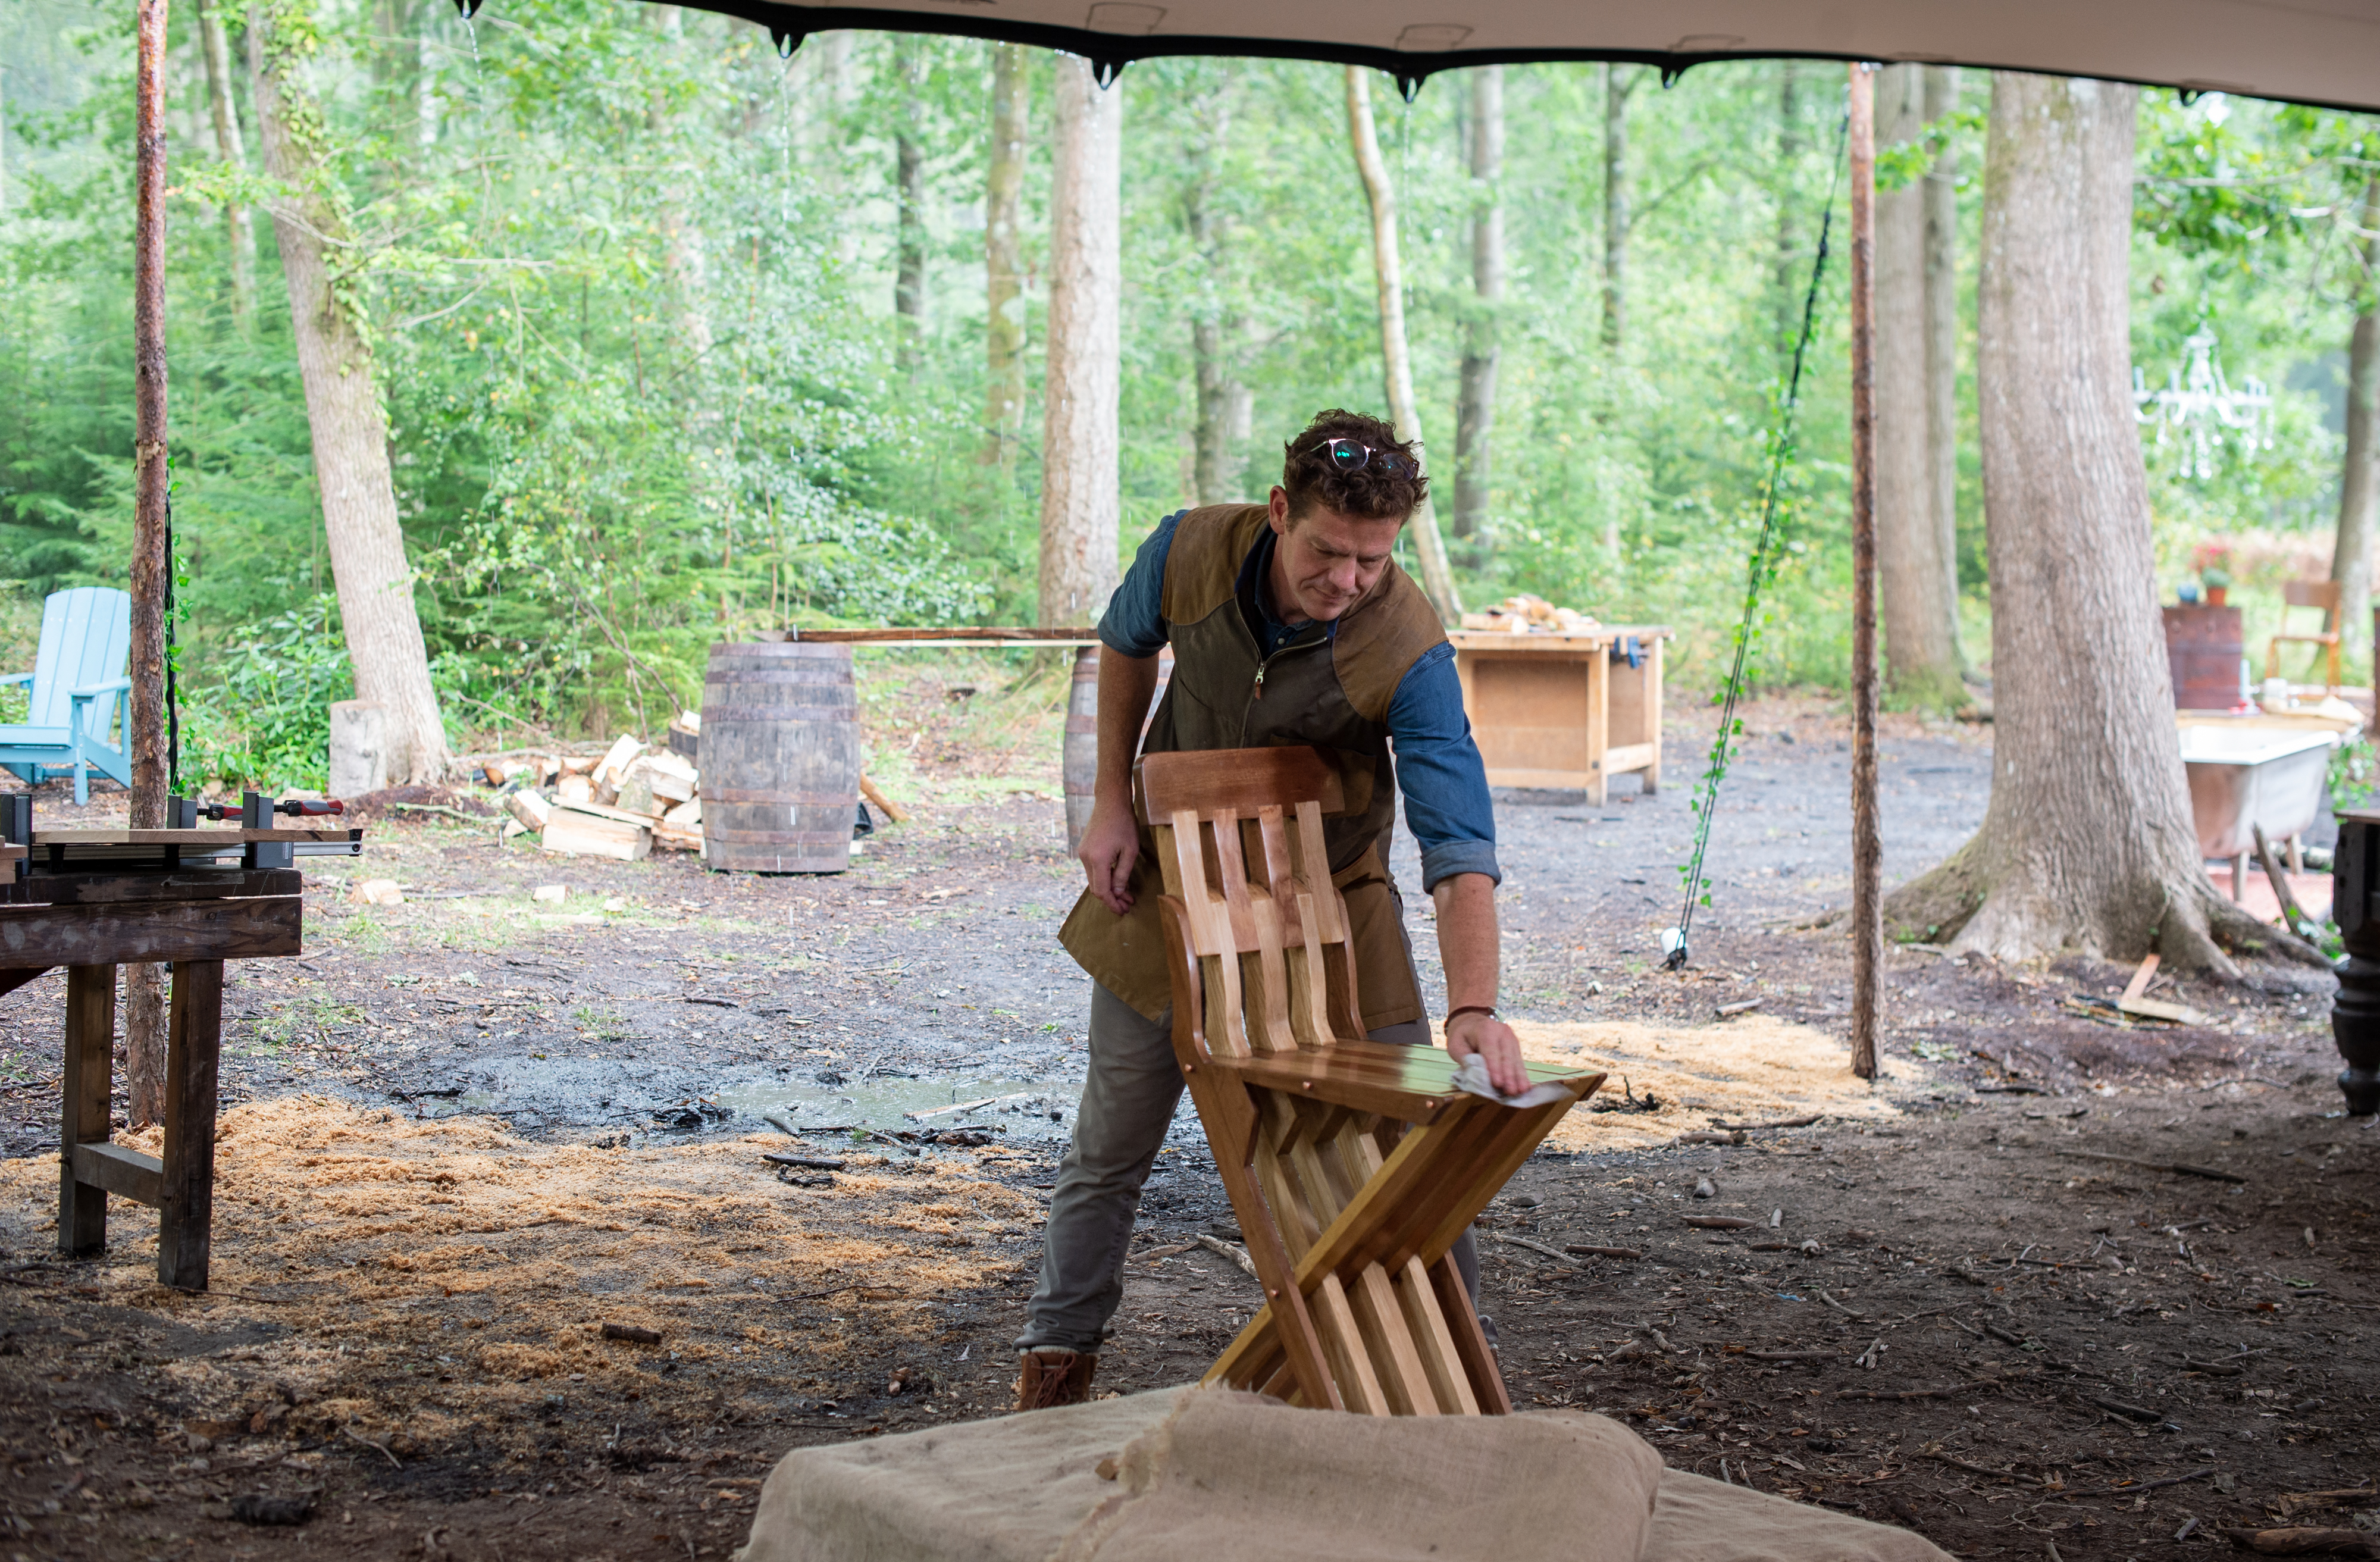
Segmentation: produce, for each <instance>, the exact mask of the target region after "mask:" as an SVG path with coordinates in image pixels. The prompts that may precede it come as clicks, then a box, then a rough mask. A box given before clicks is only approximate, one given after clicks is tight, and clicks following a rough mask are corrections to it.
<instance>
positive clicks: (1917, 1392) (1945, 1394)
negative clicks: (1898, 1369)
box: [1835, 1384, 1961, 1399]
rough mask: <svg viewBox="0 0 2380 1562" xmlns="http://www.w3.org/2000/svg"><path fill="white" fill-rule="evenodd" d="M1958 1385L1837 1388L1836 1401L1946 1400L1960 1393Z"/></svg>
mask: <svg viewBox="0 0 2380 1562" xmlns="http://www.w3.org/2000/svg"><path fill="white" fill-rule="evenodd" d="M1960 1386H1961V1385H1958V1384H1951V1385H1948V1386H1947V1387H1943V1388H1901V1389H1891V1388H1839V1389H1837V1390H1836V1391H1835V1397H1836V1398H1838V1399H1948V1398H1949V1397H1950V1396H1952V1395H1954V1394H1956V1393H1958V1392H1959V1391H1960Z"/></svg>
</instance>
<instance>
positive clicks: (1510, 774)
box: [1488, 764, 1595, 792]
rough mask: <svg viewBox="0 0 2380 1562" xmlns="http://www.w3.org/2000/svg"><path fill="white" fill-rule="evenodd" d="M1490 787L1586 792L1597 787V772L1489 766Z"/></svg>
mask: <svg viewBox="0 0 2380 1562" xmlns="http://www.w3.org/2000/svg"><path fill="white" fill-rule="evenodd" d="M1488 785H1489V786H1490V787H1520V788H1522V789H1523V790H1525V791H1541V792H1586V791H1592V790H1594V788H1595V773H1594V772H1592V771H1587V770H1522V769H1516V768H1514V767H1512V766H1511V765H1495V764H1491V765H1489V766H1488Z"/></svg>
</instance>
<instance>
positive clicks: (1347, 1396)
mask: <svg viewBox="0 0 2380 1562" xmlns="http://www.w3.org/2000/svg"><path fill="white" fill-rule="evenodd" d="M1313 1305H1314V1327H1315V1332H1316V1333H1318V1334H1319V1335H1320V1336H1322V1348H1323V1350H1324V1352H1325V1353H1326V1354H1327V1355H1328V1356H1329V1358H1330V1369H1331V1371H1330V1376H1331V1379H1332V1381H1333V1382H1334V1383H1336V1384H1337V1385H1338V1388H1339V1395H1340V1397H1341V1398H1342V1399H1344V1400H1346V1402H1347V1408H1348V1409H1351V1410H1353V1411H1354V1412H1355V1413H1356V1414H1357V1415H1364V1416H1384V1415H1387V1414H1388V1413H1389V1401H1388V1396H1387V1395H1386V1394H1384V1393H1383V1392H1381V1389H1380V1378H1379V1374H1378V1373H1375V1372H1374V1371H1373V1370H1372V1358H1371V1356H1370V1354H1369V1353H1368V1352H1366V1350H1365V1348H1364V1341H1363V1336H1362V1335H1361V1334H1360V1333H1359V1332H1358V1331H1357V1329H1356V1326H1355V1310H1354V1308H1352V1307H1350V1306H1349V1305H1348V1304H1347V1289H1346V1287H1344V1286H1342V1285H1341V1284H1340V1283H1339V1276H1338V1275H1324V1276H1322V1282H1321V1284H1319V1285H1318V1286H1316V1287H1314V1299H1313Z"/></svg>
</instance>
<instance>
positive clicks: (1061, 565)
mask: <svg viewBox="0 0 2380 1562" xmlns="http://www.w3.org/2000/svg"><path fill="white" fill-rule="evenodd" d="M1056 66H1057V70H1056V75H1057V98H1058V152H1057V158H1056V166H1055V167H1054V168H1053V169H1052V171H1051V177H1050V344H1049V352H1048V372H1047V378H1046V379H1045V380H1044V382H1043V384H1042V391H1041V401H1042V425H1041V579H1040V588H1041V590H1040V621H1041V622H1042V623H1043V624H1045V625H1061V624H1087V623H1089V622H1091V621H1092V620H1093V619H1095V618H1097V617H1098V616H1099V614H1100V613H1101V612H1102V611H1103V610H1104V609H1105V608H1106V606H1107V601H1108V597H1109V595H1110V593H1111V592H1113V591H1114V590H1115V584H1116V528H1117V514H1118V507H1119V505H1120V502H1121V494H1120V491H1119V487H1118V484H1119V482H1120V481H1121V478H1120V470H1119V462H1120V459H1121V448H1120V445H1119V439H1118V432H1117V415H1118V409H1117V397H1119V396H1120V395H1121V394H1122V389H1123V232H1122V218H1123V211H1122V208H1123V81H1122V79H1118V80H1117V81H1116V82H1114V83H1113V84H1112V85H1111V86H1109V87H1108V88H1106V89H1105V90H1104V91H1102V90H1101V89H1100V87H1099V83H1098V82H1097V81H1096V80H1094V79H1092V76H1091V63H1090V61H1088V60H1087V59H1084V58H1082V57H1080V56H1079V55H1058V56H1057V59H1056Z"/></svg>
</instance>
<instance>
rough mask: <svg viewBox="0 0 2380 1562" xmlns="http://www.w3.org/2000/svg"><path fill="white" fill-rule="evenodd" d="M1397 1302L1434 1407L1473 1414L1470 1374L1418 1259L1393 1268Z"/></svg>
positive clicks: (1474, 1400) (1475, 1403)
mask: <svg viewBox="0 0 2380 1562" xmlns="http://www.w3.org/2000/svg"><path fill="white" fill-rule="evenodd" d="M1395 1287H1396V1295H1397V1305H1398V1306H1400V1307H1402V1308H1403V1309H1404V1314H1405V1327H1406V1328H1407V1329H1409V1330H1411V1331H1412V1334H1413V1339H1414V1348H1415V1351H1416V1352H1418V1354H1419V1355H1420V1357H1421V1365H1422V1371H1423V1373H1426V1374H1427V1377H1428V1379H1429V1386H1430V1393H1431V1395H1432V1397H1435V1398H1436V1399H1437V1401H1438V1408H1439V1409H1440V1410H1442V1411H1444V1412H1445V1413H1446V1414H1448V1415H1451V1416H1475V1415H1477V1414H1478V1413H1479V1397H1478V1396H1477V1395H1475V1394H1474V1393H1472V1391H1471V1376H1470V1373H1468V1372H1467V1371H1466V1370H1465V1369H1464V1367H1463V1358H1462V1356H1461V1355H1460V1354H1459V1353H1458V1352H1457V1351H1456V1350H1455V1348H1454V1335H1453V1332H1452V1331H1451V1330H1450V1329H1449V1328H1448V1327H1447V1326H1446V1314H1445V1312H1442V1311H1441V1310H1440V1309H1439V1305H1438V1289H1437V1287H1434V1286H1432V1285H1431V1284H1430V1283H1429V1271H1428V1270H1427V1269H1425V1268H1424V1267H1423V1266H1422V1262H1421V1260H1419V1259H1417V1258H1409V1259H1407V1260H1405V1262H1404V1267H1403V1269H1401V1270H1399V1271H1398V1272H1397V1275H1396V1280H1395Z"/></svg>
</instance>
